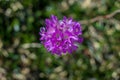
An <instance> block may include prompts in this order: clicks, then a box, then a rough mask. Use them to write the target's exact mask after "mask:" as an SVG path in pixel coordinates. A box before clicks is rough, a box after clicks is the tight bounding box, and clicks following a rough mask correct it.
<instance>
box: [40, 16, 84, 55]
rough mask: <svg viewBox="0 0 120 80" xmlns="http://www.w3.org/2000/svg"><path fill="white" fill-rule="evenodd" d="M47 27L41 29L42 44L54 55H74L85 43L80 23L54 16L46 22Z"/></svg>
mask: <svg viewBox="0 0 120 80" xmlns="http://www.w3.org/2000/svg"><path fill="white" fill-rule="evenodd" d="M45 24H46V26H45V27H42V28H40V32H39V34H40V35H41V38H40V40H41V42H42V44H43V45H44V46H45V48H46V49H47V50H48V51H49V52H51V53H52V54H57V55H62V54H66V53H72V52H73V51H75V50H76V49H77V48H78V43H81V42H82V41H83V38H82V37H81V35H82V29H81V25H80V23H79V22H76V21H74V20H73V19H72V18H66V17H63V19H62V20H58V18H57V17H56V16H54V15H51V17H50V19H46V20H45Z"/></svg>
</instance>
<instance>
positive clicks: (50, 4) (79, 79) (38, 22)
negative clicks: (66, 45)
mask: <svg viewBox="0 0 120 80" xmlns="http://www.w3.org/2000/svg"><path fill="white" fill-rule="evenodd" d="M51 14H54V15H56V16H58V18H59V19H62V17H63V16H67V17H73V18H74V20H76V21H80V22H81V25H82V28H83V37H84V42H83V43H82V44H81V45H80V46H79V49H78V50H77V51H76V52H74V53H73V54H70V55H69V54H67V55H63V56H61V57H58V56H56V55H51V54H50V53H49V52H47V51H46V49H45V48H44V47H43V46H42V45H41V44H40V41H39V38H40V36H39V34H38V33H39V29H40V27H43V26H45V24H44V20H45V19H46V18H48V17H50V15H51ZM0 80H120V0H0Z"/></svg>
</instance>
